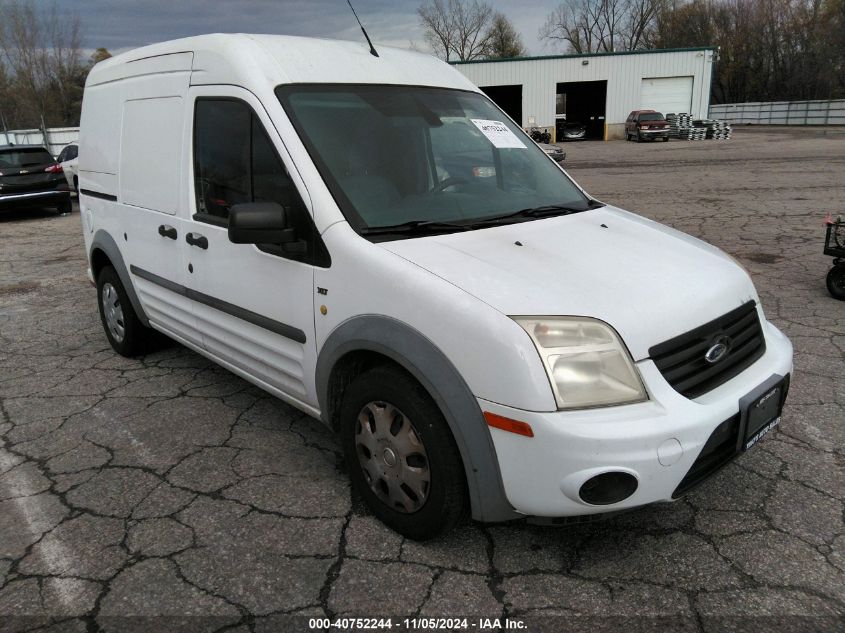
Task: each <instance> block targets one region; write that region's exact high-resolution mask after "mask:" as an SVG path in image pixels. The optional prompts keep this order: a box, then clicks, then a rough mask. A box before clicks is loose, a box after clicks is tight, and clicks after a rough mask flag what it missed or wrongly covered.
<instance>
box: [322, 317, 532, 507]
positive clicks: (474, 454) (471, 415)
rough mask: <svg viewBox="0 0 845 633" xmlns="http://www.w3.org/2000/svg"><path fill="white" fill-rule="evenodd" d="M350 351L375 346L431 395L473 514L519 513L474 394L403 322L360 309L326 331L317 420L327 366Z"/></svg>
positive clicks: (325, 409) (325, 401) (327, 409)
mask: <svg viewBox="0 0 845 633" xmlns="http://www.w3.org/2000/svg"><path fill="white" fill-rule="evenodd" d="M353 352H375V353H378V354H381V355H383V356H385V357H387V358H389V359H390V360H391V361H393V362H395V363H396V364H398V365H399V366H401V367H402V368H403V369H405V370H406V371H407V372H408V373H410V374H411V375H412V376H413V377H414V378H415V379H416V380H417V381H418V382H419V383H420V384H421V385H422V386H423V388H424V389H425V390H426V391H427V392H428V393H429V395H430V396H431V397H432V398H433V399H434V401H435V403H436V404H437V406H438V407H439V408H440V411H441V412H442V413H443V416H444V418H445V419H446V422H447V424H448V425H449V428H450V430H451V431H452V435H453V437H454V438H455V442H456V444H457V445H458V450H459V452H460V454H461V459H462V460H463V464H464V472H465V475H466V481H467V488H468V491H469V498H470V504H471V508H472V516H473V518H474V519H476V520H479V521H505V520H509V519H514V518H518V517H520V516H522V515H520V514H519V513H517V512H516V511H515V510H514V509H513V506H511V504H510V503H509V502H508V500H507V496H506V495H505V489H504V484H503V483H502V475H501V471H500V470H499V463H498V459H497V457H496V449H495V447H494V445H493V439H492V437H491V435H490V430H489V428H488V427H487V423H486V422H485V420H484V416H483V414H482V411H481V408H480V407H479V405H478V400H477V399H476V398H475V396H474V395H473V394H472V392H471V391H470V389H469V387H468V386H467V384H466V382H465V381H464V379H463V377H462V376H461V374H460V373H459V372H458V370H457V369H456V368H455V366H454V365H453V364H452V362H451V361H450V360H449V359H448V357H447V356H446V355H445V354H444V353H443V352H442V351H441V350H440V349H439V348H438V347H437V346H436V345H435V344H434V343H433V342H432V341H431V340H430V339H429V338H428V337H426V336H425V335H424V334H422V333H421V332H419V331H418V330H416V329H415V328H413V327H411V326H410V325H408V324H406V323H403V322H401V321H399V320H397V319H394V318H391V317H386V316H382V315H361V316H356V317H353V318H351V319H349V320H347V321H344V322H343V323H341V324H340V325H338V326H337V327H336V328H335V329H334V331H332V333H331V334H330V335H329V337H328V338H327V339H326V341H325V343H324V344H323V345H322V347H321V349H320V352H319V355H318V358H317V369H316V376H315V378H316V386H317V399H318V401H319V404H320V411H321V415H322V419H323V422H325V423H326V424H328V425H330V426H331V424H332V419H331V417H332V410H331V405H332V403H331V402H330V393H329V390H330V387H331V380H332V372H333V370H334V368H335V367H336V365H337V363H338V361H340V360H341V359H342V358H343V357H344V356H346V355H347V354H349V353H353Z"/></svg>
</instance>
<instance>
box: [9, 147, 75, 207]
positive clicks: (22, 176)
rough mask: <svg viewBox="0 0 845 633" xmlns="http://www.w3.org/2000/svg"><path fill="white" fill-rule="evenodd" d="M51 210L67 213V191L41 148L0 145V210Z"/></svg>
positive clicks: (55, 166) (60, 173)
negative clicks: (28, 208)
mask: <svg viewBox="0 0 845 633" xmlns="http://www.w3.org/2000/svg"><path fill="white" fill-rule="evenodd" d="M25 207H55V209H56V210H57V211H58V212H59V213H70V211H71V209H72V208H73V207H72V206H71V202H70V190H69V188H68V184H67V180H66V179H65V176H64V173H63V171H62V166H61V165H59V163H57V162H56V161H55V159H54V158H53V157H52V156H51V155H50V152H48V151H47V150H46V149H45V148H43V147H40V146H37V145H0V210H2V209H21V208H25Z"/></svg>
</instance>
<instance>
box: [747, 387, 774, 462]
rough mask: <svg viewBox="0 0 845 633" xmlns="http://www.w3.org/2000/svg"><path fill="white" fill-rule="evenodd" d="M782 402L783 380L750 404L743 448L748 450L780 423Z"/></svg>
mask: <svg viewBox="0 0 845 633" xmlns="http://www.w3.org/2000/svg"><path fill="white" fill-rule="evenodd" d="M782 403H783V382H780V383H778V384H777V385H775V386H774V387H772V388H771V389H769V390H768V391H766V393H764V394H763V395H762V396H760V397H759V398H757V399H756V400H755V401H754V402H752V403H751V404H750V405H749V407H748V411H747V414H746V416H745V420H746V422H745V439H744V440H743V444H742V450H744V451H747V450H748V449H749V448H751V447H752V446H754V445H755V444H756V443H757V442H759V441H760V439H761V438H762V437H763V436H764V435H765V434H766V433H768V432H769V431H771V430H772V429H773V428H775V427H776V426H777V425H778V424H780V414H781V405H782Z"/></svg>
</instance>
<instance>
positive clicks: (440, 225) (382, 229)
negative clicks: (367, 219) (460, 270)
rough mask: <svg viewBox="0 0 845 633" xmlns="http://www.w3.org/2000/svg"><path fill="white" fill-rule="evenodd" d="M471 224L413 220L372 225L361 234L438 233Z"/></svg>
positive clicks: (466, 228) (464, 227) (459, 228)
mask: <svg viewBox="0 0 845 633" xmlns="http://www.w3.org/2000/svg"><path fill="white" fill-rule="evenodd" d="M469 228H471V225H466V224H456V223H455V222H438V221H436V220H411V221H410V222H402V223H401V224H388V225H386V226H371V227H368V228H365V229H361V231H360V233H361V235H387V234H391V233H413V234H418V233H437V232H440V231H466V230H468V229H469Z"/></svg>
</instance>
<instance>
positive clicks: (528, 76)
mask: <svg viewBox="0 0 845 633" xmlns="http://www.w3.org/2000/svg"><path fill="white" fill-rule="evenodd" d="M715 54H716V49H714V48H684V49H668V50H653V51H630V52H623V53H593V54H584V55H552V56H548V57H522V58H513V59H500V60H494V61H471V62H454V65H455V67H456V68H457V69H458V70H459V71H461V72H462V73H463V74H464V75H466V76H467V77H468V78H469V79H470V81H472V82H473V83H475V85H477V86H478V87H480V88H481V89H482V90H483V91H484V92H486V93H487V94H488V95H489V96H490V98H491V99H493V101H495V102H496V103H497V104H498V105H499V107H501V108H502V109H503V110H504V111H505V112H507V113H508V114H509V115H510V116H511V118H513V120H514V121H516V122H518V123H521V124H522V126H523V127H525V128H528V127H532V126H538V127H543V128H548V129H549V130H550V131H551V132H552V134H553V135H556V128H557V126H558V125H560V123H561V122H562V121H564V120H569V121H572V122H575V121H577V122H580V123H584V124H585V125H586V126H587V133H588V136H589V137H590V138H595V139H602V138H603V139H613V138H624V137H625V132H624V129H625V119H626V118H627V117H628V114H629V113H630V112H631V111H632V110H642V109H650V110H658V111H659V112H663V113H664V114H666V113H669V112H674V113H678V112H688V113H690V114H692V115H693V118H698V119H701V118H706V117H707V111H708V108H709V106H710V76H711V71H712V67H713V61H714V57H715Z"/></svg>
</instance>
